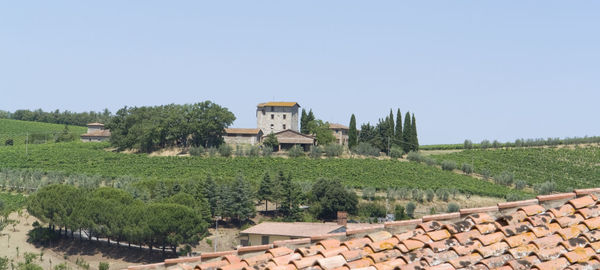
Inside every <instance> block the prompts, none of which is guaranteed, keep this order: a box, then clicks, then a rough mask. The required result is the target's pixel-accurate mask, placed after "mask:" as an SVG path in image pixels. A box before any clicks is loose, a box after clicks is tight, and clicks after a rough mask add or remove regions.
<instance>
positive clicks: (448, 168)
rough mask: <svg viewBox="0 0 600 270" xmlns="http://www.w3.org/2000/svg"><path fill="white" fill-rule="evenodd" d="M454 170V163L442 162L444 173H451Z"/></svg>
mask: <svg viewBox="0 0 600 270" xmlns="http://www.w3.org/2000/svg"><path fill="white" fill-rule="evenodd" d="M454 169H456V162H454V161H452V160H444V161H442V170H444V171H452V170H454Z"/></svg>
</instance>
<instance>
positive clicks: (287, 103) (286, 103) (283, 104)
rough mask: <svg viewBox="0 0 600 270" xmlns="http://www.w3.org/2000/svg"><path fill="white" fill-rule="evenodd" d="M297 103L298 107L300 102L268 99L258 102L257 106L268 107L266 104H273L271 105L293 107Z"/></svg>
mask: <svg viewBox="0 0 600 270" xmlns="http://www.w3.org/2000/svg"><path fill="white" fill-rule="evenodd" d="M296 105H298V107H300V104H298V102H284V101H270V102H265V103H260V104H258V105H257V107H259V108H260V107H268V106H273V107H294V106H296Z"/></svg>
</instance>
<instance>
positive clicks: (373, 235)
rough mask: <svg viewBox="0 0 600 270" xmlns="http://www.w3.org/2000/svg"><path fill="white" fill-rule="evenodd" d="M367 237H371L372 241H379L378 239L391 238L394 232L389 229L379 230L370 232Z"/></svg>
mask: <svg viewBox="0 0 600 270" xmlns="http://www.w3.org/2000/svg"><path fill="white" fill-rule="evenodd" d="M367 237H368V238H369V239H371V241H372V242H377V241H381V240H385V239H389V238H390V237H392V234H391V233H389V232H387V231H378V232H374V233H370V234H368V235H367Z"/></svg>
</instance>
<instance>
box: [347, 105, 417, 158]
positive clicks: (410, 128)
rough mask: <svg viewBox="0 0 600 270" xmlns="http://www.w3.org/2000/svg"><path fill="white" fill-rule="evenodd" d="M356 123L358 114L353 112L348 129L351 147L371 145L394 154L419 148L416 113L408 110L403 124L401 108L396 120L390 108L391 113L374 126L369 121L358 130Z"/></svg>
mask: <svg viewBox="0 0 600 270" xmlns="http://www.w3.org/2000/svg"><path fill="white" fill-rule="evenodd" d="M356 125H357V124H356V116H355V115H354V114H352V116H351V117H350V125H349V130H348V146H349V147H350V149H356V148H367V147H369V146H371V147H374V148H376V149H377V150H379V151H380V152H384V153H386V154H388V155H392V156H394V154H395V155H398V154H399V155H401V154H402V153H408V152H411V151H418V150H419V139H418V136H417V122H416V118H415V114H414V113H413V114H411V113H410V112H406V114H405V115H404V124H403V123H402V114H401V112H400V109H398V110H397V112H396V121H394V113H393V111H392V110H391V109H390V114H389V115H388V116H386V117H385V118H380V119H379V122H378V123H377V124H376V125H374V126H373V125H371V124H370V123H368V122H367V123H365V124H362V125H361V127H360V130H357V127H356ZM361 144H362V145H361Z"/></svg>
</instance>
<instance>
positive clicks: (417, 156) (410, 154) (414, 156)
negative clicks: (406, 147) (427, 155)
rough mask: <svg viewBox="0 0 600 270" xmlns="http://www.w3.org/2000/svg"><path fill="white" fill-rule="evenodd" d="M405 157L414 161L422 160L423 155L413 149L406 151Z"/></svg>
mask: <svg viewBox="0 0 600 270" xmlns="http://www.w3.org/2000/svg"><path fill="white" fill-rule="evenodd" d="M406 158H407V159H408V160H410V161H414V162H422V161H423V159H424V157H423V155H422V154H421V153H419V152H415V151H410V152H408V154H407V155H406Z"/></svg>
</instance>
